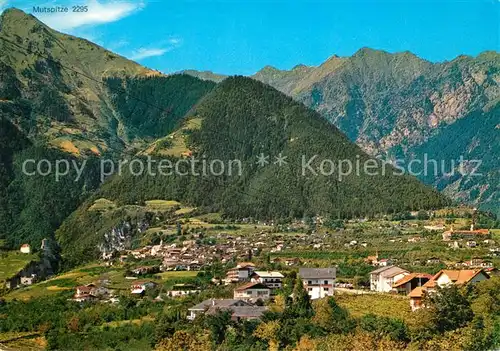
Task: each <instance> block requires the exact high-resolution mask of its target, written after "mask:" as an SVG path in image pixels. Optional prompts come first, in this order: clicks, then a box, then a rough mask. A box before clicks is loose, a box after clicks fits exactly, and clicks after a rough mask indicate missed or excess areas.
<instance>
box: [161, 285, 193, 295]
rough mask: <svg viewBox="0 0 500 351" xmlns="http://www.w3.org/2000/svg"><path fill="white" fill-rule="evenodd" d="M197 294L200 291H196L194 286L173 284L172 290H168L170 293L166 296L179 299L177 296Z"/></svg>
mask: <svg viewBox="0 0 500 351" xmlns="http://www.w3.org/2000/svg"><path fill="white" fill-rule="evenodd" d="M198 292H200V289H198V288H197V287H196V286H194V285H191V284H175V285H174V286H173V287H172V290H170V291H168V292H167V295H168V296H171V297H179V296H185V295H191V294H196V293H198Z"/></svg>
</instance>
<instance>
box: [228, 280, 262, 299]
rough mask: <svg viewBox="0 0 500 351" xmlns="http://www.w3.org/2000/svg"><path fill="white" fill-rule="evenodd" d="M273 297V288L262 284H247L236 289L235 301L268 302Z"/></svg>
mask: <svg viewBox="0 0 500 351" xmlns="http://www.w3.org/2000/svg"><path fill="white" fill-rule="evenodd" d="M270 297H271V288H270V287H269V286H267V285H265V284H263V283H260V282H250V283H246V284H244V285H242V286H240V287H238V288H236V289H234V296H233V298H234V299H235V300H244V301H257V300H259V299H260V300H268V299H269V298H270Z"/></svg>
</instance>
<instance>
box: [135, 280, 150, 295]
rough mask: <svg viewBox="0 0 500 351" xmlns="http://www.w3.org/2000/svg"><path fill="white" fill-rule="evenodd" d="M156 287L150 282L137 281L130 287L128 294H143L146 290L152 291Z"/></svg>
mask: <svg viewBox="0 0 500 351" xmlns="http://www.w3.org/2000/svg"><path fill="white" fill-rule="evenodd" d="M155 286H156V283H155V282H152V281H137V282H134V284H132V285H131V286H130V293H131V294H134V295H140V294H144V293H145V292H146V291H147V290H149V289H153V288H154V287H155Z"/></svg>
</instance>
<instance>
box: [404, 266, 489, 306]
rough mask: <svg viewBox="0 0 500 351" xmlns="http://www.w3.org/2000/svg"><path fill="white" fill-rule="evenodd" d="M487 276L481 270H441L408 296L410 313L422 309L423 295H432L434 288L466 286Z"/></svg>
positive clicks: (487, 276)
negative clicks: (451, 285) (452, 285)
mask: <svg viewBox="0 0 500 351" xmlns="http://www.w3.org/2000/svg"><path fill="white" fill-rule="evenodd" d="M489 278H490V277H489V275H488V274H486V273H485V272H484V271H483V270H482V269H467V270H447V269H444V270H441V271H439V272H438V273H436V275H434V276H433V277H432V278H431V279H430V280H429V281H428V282H427V283H425V284H424V285H423V286H421V287H416V288H415V289H413V290H412V291H411V292H410V294H409V295H408V296H409V297H410V306H411V309H412V311H415V310H417V309H419V308H420V307H422V299H423V297H424V295H425V294H428V293H433V292H435V291H436V287H438V286H439V287H444V286H447V285H450V284H456V285H467V284H474V283H477V282H480V281H483V280H487V279H489Z"/></svg>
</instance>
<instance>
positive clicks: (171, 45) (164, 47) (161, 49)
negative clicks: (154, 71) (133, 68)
mask: <svg viewBox="0 0 500 351" xmlns="http://www.w3.org/2000/svg"><path fill="white" fill-rule="evenodd" d="M181 44H182V39H181V38H175V37H174V38H170V39H167V40H162V41H161V42H159V43H156V46H154V47H141V48H139V49H138V50H135V51H133V52H132V53H131V54H129V55H124V56H126V57H128V58H130V59H131V60H136V61H138V60H142V59H145V58H148V57H155V56H162V55H164V54H165V53H167V52H169V51H172V50H174V49H176V48H178V47H179V46H181Z"/></svg>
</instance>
